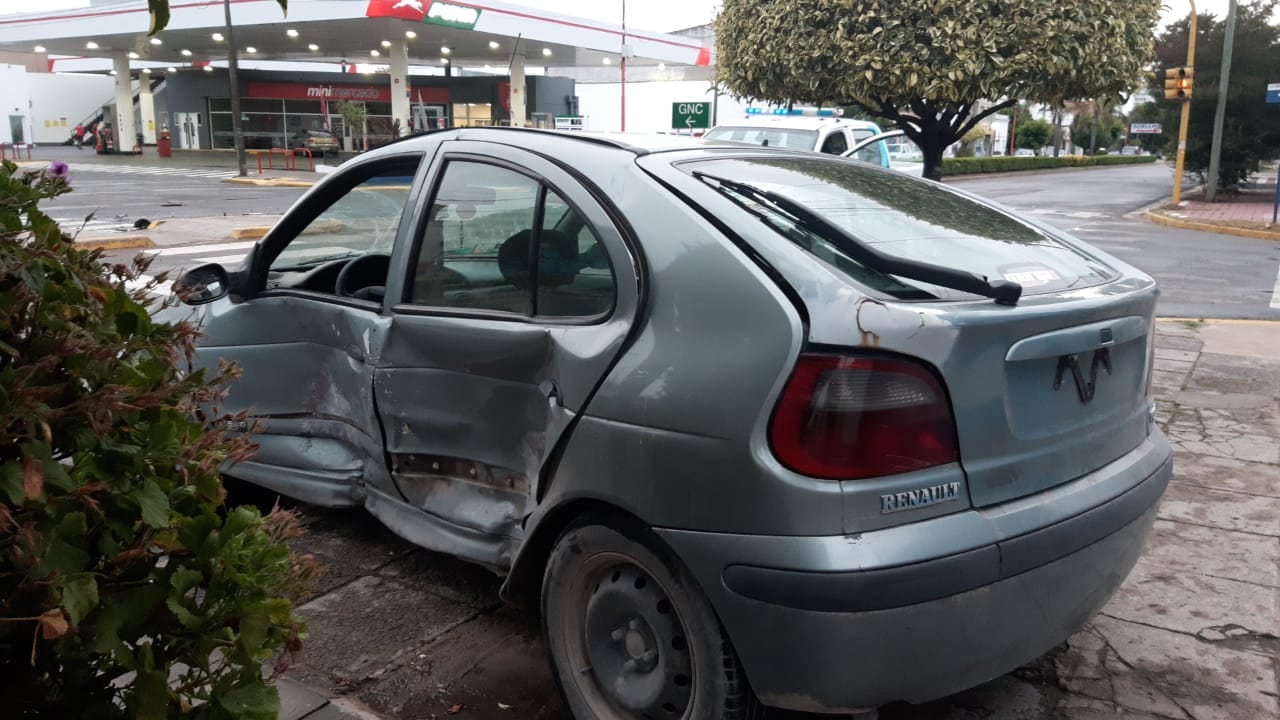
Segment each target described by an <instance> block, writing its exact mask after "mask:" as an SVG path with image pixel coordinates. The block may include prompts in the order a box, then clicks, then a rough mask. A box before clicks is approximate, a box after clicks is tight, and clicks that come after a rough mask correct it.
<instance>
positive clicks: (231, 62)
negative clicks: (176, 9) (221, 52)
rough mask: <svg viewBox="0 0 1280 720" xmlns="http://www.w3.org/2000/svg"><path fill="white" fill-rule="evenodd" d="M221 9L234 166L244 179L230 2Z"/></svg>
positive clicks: (226, 0)
mask: <svg viewBox="0 0 1280 720" xmlns="http://www.w3.org/2000/svg"><path fill="white" fill-rule="evenodd" d="M222 9H223V14H224V15H225V17H226V25H227V27H226V31H227V32H226V35H227V77H228V81H229V82H230V84H231V134H232V135H233V136H235V145H236V164H237V166H238V167H239V168H240V177H244V176H246V175H248V174H249V168H248V163H247V162H246V160H245V156H244V122H243V121H242V119H241V117H240V80H239V70H240V59H239V56H238V51H237V49H236V36H235V31H234V30H233V29H232V27H231V0H222Z"/></svg>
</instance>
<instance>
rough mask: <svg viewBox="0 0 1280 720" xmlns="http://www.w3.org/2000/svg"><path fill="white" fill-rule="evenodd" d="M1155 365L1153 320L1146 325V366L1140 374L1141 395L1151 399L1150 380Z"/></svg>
mask: <svg viewBox="0 0 1280 720" xmlns="http://www.w3.org/2000/svg"><path fill="white" fill-rule="evenodd" d="M1155 365H1156V321H1155V319H1154V318H1152V319H1151V320H1149V321H1148V324H1147V366H1146V368H1145V369H1144V370H1143V372H1142V390H1143V395H1145V396H1146V397H1151V378H1152V376H1153V375H1154V374H1155V373H1154V372H1153V371H1154V370H1155Z"/></svg>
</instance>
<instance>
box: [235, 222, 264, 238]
mask: <svg viewBox="0 0 1280 720" xmlns="http://www.w3.org/2000/svg"><path fill="white" fill-rule="evenodd" d="M270 230H271V226H270V225H257V226H255V227H242V228H235V229H234V230H232V231H231V234H230V235H228V236H227V237H229V238H230V239H232V240H260V239H262V237H263V236H264V235H266V234H267V232H268V231H270Z"/></svg>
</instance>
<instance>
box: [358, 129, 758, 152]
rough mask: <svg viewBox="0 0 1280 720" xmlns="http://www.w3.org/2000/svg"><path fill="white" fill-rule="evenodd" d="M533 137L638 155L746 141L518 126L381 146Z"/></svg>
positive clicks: (438, 133)
mask: <svg viewBox="0 0 1280 720" xmlns="http://www.w3.org/2000/svg"><path fill="white" fill-rule="evenodd" d="M449 136H452V137H449ZM530 136H534V137H537V138H545V139H547V140H551V141H553V142H555V141H565V142H570V143H574V144H579V145H581V146H584V147H597V148H613V149H616V150H624V151H628V152H631V153H634V154H636V155H648V154H650V153H657V152H672V151H679V150H700V149H712V148H732V149H738V150H741V149H742V147H743V144H742V143H738V142H733V141H730V140H715V139H710V138H697V137H692V136H689V135H664V134H660V133H616V132H593V131H587V130H549V129H542V128H518V127H475V128H450V129H443V130H431V131H427V132H423V133H415V134H413V135H409V136H406V137H401V138H399V139H397V140H393V141H391V142H389V143H387V144H385V145H383V146H382V147H380V148H379V150H384V149H386V148H395V149H399V150H408V149H410V148H412V147H413V146H414V145H416V144H427V143H432V142H435V141H437V140H440V139H458V140H479V141H485V142H496V143H508V144H520V143H522V142H526V141H529V140H530V139H531V137H530ZM393 152H394V150H393ZM379 154H381V153H379Z"/></svg>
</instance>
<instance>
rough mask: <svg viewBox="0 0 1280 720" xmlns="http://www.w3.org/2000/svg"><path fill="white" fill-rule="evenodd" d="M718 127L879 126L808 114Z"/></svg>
mask: <svg viewBox="0 0 1280 720" xmlns="http://www.w3.org/2000/svg"><path fill="white" fill-rule="evenodd" d="M716 127H717V128H721V127H776V128H784V129H787V130H821V129H822V128H827V127H850V128H858V129H864V128H877V129H878V128H879V126H878V125H876V124H875V123H873V122H869V121H866V120H851V119H849V118H838V117H813V116H808V115H755V116H752V117H746V118H742V119H741V120H733V121H731V122H721V123H719V124H717V125H716Z"/></svg>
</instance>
